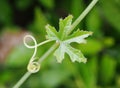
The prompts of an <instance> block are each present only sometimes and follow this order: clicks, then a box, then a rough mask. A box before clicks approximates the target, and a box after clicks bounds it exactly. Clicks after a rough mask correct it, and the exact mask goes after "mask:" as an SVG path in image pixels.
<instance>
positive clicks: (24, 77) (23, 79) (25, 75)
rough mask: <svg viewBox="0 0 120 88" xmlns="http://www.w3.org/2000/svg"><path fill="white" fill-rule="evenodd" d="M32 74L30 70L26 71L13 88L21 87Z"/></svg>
mask: <svg viewBox="0 0 120 88" xmlns="http://www.w3.org/2000/svg"><path fill="white" fill-rule="evenodd" d="M30 75H31V73H30V72H26V73H25V74H24V76H23V77H22V78H21V79H20V80H19V81H18V82H17V83H16V85H15V86H14V87H13V88H19V87H20V86H21V85H22V84H23V83H24V82H25V80H26V79H27V78H28V77H29V76H30Z"/></svg>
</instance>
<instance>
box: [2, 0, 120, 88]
mask: <svg viewBox="0 0 120 88" xmlns="http://www.w3.org/2000/svg"><path fill="white" fill-rule="evenodd" d="M91 1H92V0H0V88H11V87H12V86H13V85H14V84H15V83H16V82H17V81H18V80H19V79H20V78H21V77H22V76H23V75H24V73H25V72H26V71H27V70H26V67H27V64H28V61H29V59H30V57H31V56H32V54H33V50H32V49H27V48H26V47H25V46H24V45H23V41H22V40H23V37H24V36H25V35H26V34H32V35H34V36H35V38H36V40H37V42H41V41H43V40H45V34H46V32H45V25H46V24H48V23H49V24H51V25H53V26H55V27H56V28H57V29H58V22H59V18H64V17H66V16H67V15H68V14H72V15H73V16H74V20H75V19H76V18H77V17H78V16H79V15H80V14H81V12H82V11H83V10H84V9H85V8H86V7H87V6H88V4H89V3H90V2H91ZM78 27H79V28H80V29H81V30H89V31H93V32H94V34H93V36H92V37H89V38H88V39H87V40H88V42H87V44H80V45H75V44H74V46H75V47H76V48H78V49H81V51H82V52H83V54H84V55H85V57H86V58H88V62H87V63H86V64H83V63H78V62H75V63H71V62H70V59H69V57H68V56H67V55H66V59H65V60H64V61H63V63H61V64H58V63H57V62H56V59H55V57H54V56H53V55H50V56H49V58H47V59H46V60H45V61H44V62H43V63H42V65H41V70H40V71H39V72H38V73H35V74H33V75H31V76H30V77H29V78H28V80H27V81H26V82H25V83H24V84H23V85H22V86H21V88H120V39H119V38H120V0H99V2H98V3H97V5H96V6H95V7H94V8H93V9H92V11H91V12H90V13H89V14H88V15H87V16H86V17H85V18H84V20H83V21H82V22H81V23H80V24H79V25H78ZM50 46H51V43H49V44H46V45H44V46H43V47H39V48H38V53H37V57H40V56H41V55H42V54H43V53H45V51H47V50H48V49H49V47H50Z"/></svg>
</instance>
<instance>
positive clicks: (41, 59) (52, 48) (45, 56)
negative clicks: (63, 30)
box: [13, 43, 59, 88]
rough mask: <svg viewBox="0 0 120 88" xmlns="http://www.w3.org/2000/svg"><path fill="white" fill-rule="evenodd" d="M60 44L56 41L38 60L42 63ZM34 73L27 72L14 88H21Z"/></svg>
mask: <svg viewBox="0 0 120 88" xmlns="http://www.w3.org/2000/svg"><path fill="white" fill-rule="evenodd" d="M58 46H59V43H55V44H54V45H53V46H52V47H51V48H50V49H49V50H48V51H47V52H46V53H45V54H44V55H43V56H42V57H41V58H40V59H39V60H38V62H39V63H41V62H42V61H44V60H45V59H46V58H47V57H48V56H49V55H50V54H51V53H52V52H53V51H54V50H55V49H56V48H57V47H58ZM31 74H32V73H30V72H26V73H25V74H24V75H23V77H22V78H21V79H20V80H19V81H18V82H17V83H16V85H15V86H14V87H13V88H19V87H20V86H21V85H22V84H23V83H24V82H25V80H27V78H28V77H29V76H30V75H31Z"/></svg>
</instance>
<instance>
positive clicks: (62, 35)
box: [46, 15, 92, 63]
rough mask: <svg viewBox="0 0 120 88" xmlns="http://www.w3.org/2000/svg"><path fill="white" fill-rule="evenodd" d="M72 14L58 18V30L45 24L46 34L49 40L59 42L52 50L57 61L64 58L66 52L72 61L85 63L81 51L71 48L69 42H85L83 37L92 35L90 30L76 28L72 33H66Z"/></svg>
mask: <svg viewBox="0 0 120 88" xmlns="http://www.w3.org/2000/svg"><path fill="white" fill-rule="evenodd" d="M72 18H73V17H72V15H69V16H68V17H66V18H65V19H60V22H59V31H58V32H57V31H56V29H55V28H54V27H52V26H50V25H47V26H46V29H47V30H46V32H47V36H46V38H47V39H49V40H55V41H57V42H59V43H60V45H59V47H58V48H57V49H56V51H55V52H54V55H55V56H56V59H57V61H58V62H59V63H61V62H62V60H63V59H64V58H65V57H64V56H65V53H67V54H68V55H69V57H70V59H71V61H72V62H75V61H78V62H83V63H86V61H87V59H86V58H85V57H84V55H83V54H82V53H81V51H80V50H78V49H75V48H73V47H72V46H71V45H70V43H73V42H76V43H79V44H80V43H86V40H85V38H87V37H88V36H89V35H92V32H89V31H83V30H79V29H78V30H77V31H75V32H74V33H72V34H70V35H67V32H68V31H69V29H70V27H71V23H72Z"/></svg>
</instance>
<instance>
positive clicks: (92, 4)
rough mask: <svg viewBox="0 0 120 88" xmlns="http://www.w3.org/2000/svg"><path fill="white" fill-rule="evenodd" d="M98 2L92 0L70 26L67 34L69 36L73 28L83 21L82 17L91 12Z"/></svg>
mask: <svg viewBox="0 0 120 88" xmlns="http://www.w3.org/2000/svg"><path fill="white" fill-rule="evenodd" d="M97 1H98V0H93V1H92V2H91V3H90V4H89V5H88V7H87V8H86V9H85V10H84V11H83V12H82V14H81V15H80V16H79V17H78V18H77V19H76V20H75V22H74V23H73V24H72V26H71V28H70V30H69V32H68V34H70V33H71V32H72V31H73V30H74V29H75V27H76V26H77V25H78V24H79V23H80V22H81V21H82V20H83V19H84V17H85V16H86V15H87V14H88V13H89V12H90V11H91V9H92V8H93V7H94V6H95V4H96V3H97Z"/></svg>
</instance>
